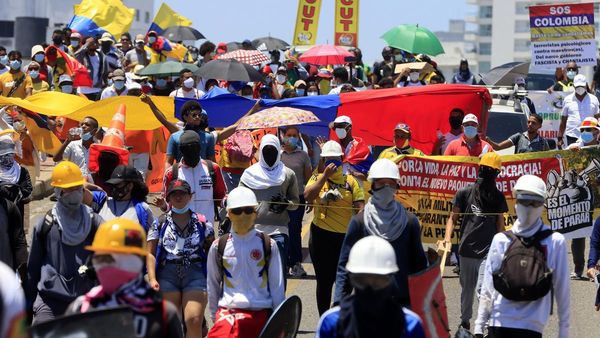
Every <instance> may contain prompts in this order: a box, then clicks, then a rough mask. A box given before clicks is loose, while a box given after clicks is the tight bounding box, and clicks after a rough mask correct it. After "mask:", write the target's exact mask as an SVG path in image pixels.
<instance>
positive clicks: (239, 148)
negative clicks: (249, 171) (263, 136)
mask: <svg viewBox="0 0 600 338" xmlns="http://www.w3.org/2000/svg"><path fill="white" fill-rule="evenodd" d="M223 149H225V151H226V152H227V157H228V158H229V161H230V162H244V163H245V162H249V161H251V160H252V158H253V156H252V155H253V153H254V143H253V142H252V135H251V133H250V131H249V130H237V131H236V132H235V133H234V134H233V135H231V136H230V137H229V138H228V139H227V141H226V142H225V145H224V146H223Z"/></svg>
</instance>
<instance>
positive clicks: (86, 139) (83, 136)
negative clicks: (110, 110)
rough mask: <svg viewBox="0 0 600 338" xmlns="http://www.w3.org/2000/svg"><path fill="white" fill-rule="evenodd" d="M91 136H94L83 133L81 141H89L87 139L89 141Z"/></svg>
mask: <svg viewBox="0 0 600 338" xmlns="http://www.w3.org/2000/svg"><path fill="white" fill-rule="evenodd" d="M92 136H94V135H92V133H90V132H87V133H83V134H81V140H83V141H89V139H91V138H92Z"/></svg>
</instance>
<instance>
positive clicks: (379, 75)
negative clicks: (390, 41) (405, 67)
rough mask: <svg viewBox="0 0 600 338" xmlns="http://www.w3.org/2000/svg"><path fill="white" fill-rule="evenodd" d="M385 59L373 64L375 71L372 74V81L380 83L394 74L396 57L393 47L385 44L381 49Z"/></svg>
mask: <svg viewBox="0 0 600 338" xmlns="http://www.w3.org/2000/svg"><path fill="white" fill-rule="evenodd" d="M381 56H382V57H383V61H381V62H375V63H374V64H373V73H372V74H371V83H379V81H381V80H382V79H384V78H389V77H391V76H392V75H393V74H394V58H393V55H392V49H391V48H390V47H388V46H385V47H384V48H383V50H382V51H381Z"/></svg>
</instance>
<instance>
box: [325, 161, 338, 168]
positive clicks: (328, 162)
mask: <svg viewBox="0 0 600 338" xmlns="http://www.w3.org/2000/svg"><path fill="white" fill-rule="evenodd" d="M332 163H333V164H335V166H336V167H339V166H341V165H342V161H340V160H327V161H325V166H328V165H330V164H332Z"/></svg>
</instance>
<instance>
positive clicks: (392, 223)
mask: <svg viewBox="0 0 600 338" xmlns="http://www.w3.org/2000/svg"><path fill="white" fill-rule="evenodd" d="M399 180H400V173H399V171H398V166H397V165H396V164H395V163H394V162H392V161H390V160H387V159H381V160H377V161H375V163H373V166H371V169H370V170H369V181H370V182H371V191H370V192H371V197H370V198H369V200H368V201H367V203H366V205H365V207H364V209H363V210H361V211H360V212H359V213H358V214H357V215H356V216H354V217H352V220H351V221H350V224H349V225H348V232H347V233H346V237H345V238H344V243H343V244H342V250H341V253H340V259H339V262H338V266H337V277H336V280H335V298H334V301H335V303H340V301H342V299H344V297H346V296H348V295H350V294H351V293H352V285H351V284H350V283H349V280H348V279H349V276H348V270H347V269H346V264H347V263H348V258H349V252H350V249H351V248H352V246H354V244H355V243H356V242H357V241H358V240H360V239H361V238H363V237H366V236H369V235H374V236H378V237H381V238H383V239H385V240H386V241H388V242H389V243H390V244H391V245H392V247H393V248H394V251H395V253H396V263H397V264H398V271H396V272H395V273H394V279H395V285H396V288H395V290H394V292H393V293H392V294H391V295H390V297H392V298H393V299H394V301H396V302H398V304H400V305H403V306H409V305H410V297H409V291H408V275H410V274H414V273H417V272H419V271H422V270H424V269H425V268H426V267H427V258H426V257H425V252H424V251H423V244H422V243H421V225H420V224H419V220H418V219H417V217H416V216H415V215H414V214H412V213H410V212H408V211H406V209H405V208H404V207H403V206H402V204H400V202H398V201H396V200H395V196H396V192H397V190H398V188H399Z"/></svg>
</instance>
